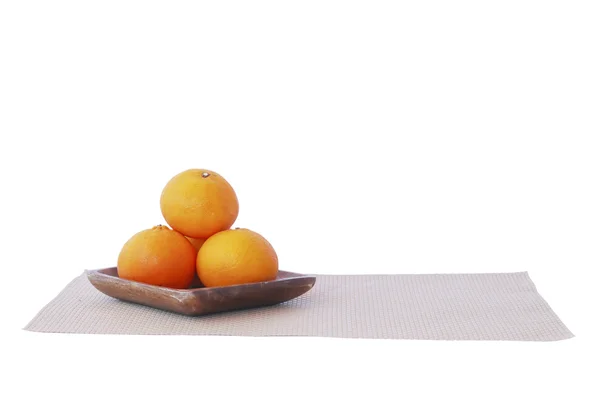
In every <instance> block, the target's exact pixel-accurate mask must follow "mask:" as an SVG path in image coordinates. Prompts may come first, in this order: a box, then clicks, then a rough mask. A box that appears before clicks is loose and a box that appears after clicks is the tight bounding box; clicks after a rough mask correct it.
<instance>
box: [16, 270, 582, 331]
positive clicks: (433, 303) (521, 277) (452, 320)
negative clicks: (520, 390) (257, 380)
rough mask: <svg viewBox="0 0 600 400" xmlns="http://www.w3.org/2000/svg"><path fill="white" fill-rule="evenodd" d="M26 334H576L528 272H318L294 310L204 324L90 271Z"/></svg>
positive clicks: (229, 316) (210, 319)
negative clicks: (115, 288) (101, 287)
mask: <svg viewBox="0 0 600 400" xmlns="http://www.w3.org/2000/svg"><path fill="white" fill-rule="evenodd" d="M25 329H26V330H29V331H36V332H60V333H92V334H94V333H95V334H145V335H232V336H324V337H340V338H385V339H425V340H520V341H552V340H561V339H568V338H571V337H573V334H572V333H571V332H570V331H569V329H567V327H566V326H565V325H564V324H563V323H562V322H561V321H560V319H559V318H558V316H557V315H556V314H555V313H554V312H553V311H552V309H551V308H550V307H549V306H548V304H547V303H546V301H544V299H543V298H542V297H541V296H540V295H539V293H538V292H537V290H536V288H535V285H534V284H533V282H532V281H531V279H530V278H529V275H528V274H527V272H518V273H497V274H496V273H491V274H489V273H486V274H433V275H318V276H317V282H316V284H315V287H314V288H313V289H312V290H311V291H309V292H308V293H306V294H304V295H303V296H301V297H298V298H296V299H294V300H291V301H289V302H287V303H283V304H280V305H277V306H271V307H264V308H258V309H252V310H244V311H234V312H229V313H222V314H213V315H207V316H199V317H188V316H183V315H178V314H173V313H170V312H166V311H161V310H156V309H153V308H150V307H145V306H141V305H136V304H131V303H126V302H122V301H120V300H116V299H113V298H111V297H108V296H106V295H104V294H102V293H100V292H99V291H97V290H96V289H95V288H94V287H93V286H92V285H91V284H90V283H89V281H88V280H87V277H86V276H85V274H82V275H81V276H79V277H77V278H75V279H74V280H73V281H72V282H71V283H69V284H68V285H67V287H66V288H65V289H64V290H63V291H62V292H61V293H60V294H59V295H58V296H57V297H56V298H55V299H54V300H52V301H51V302H50V303H49V304H48V305H47V306H45V307H44V308H43V309H42V310H41V311H40V312H39V313H38V315H37V316H36V317H35V318H34V319H33V320H32V321H31V322H30V323H29V324H28V325H27V326H26V327H25Z"/></svg>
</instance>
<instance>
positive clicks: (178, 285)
mask: <svg viewBox="0 0 600 400" xmlns="http://www.w3.org/2000/svg"><path fill="white" fill-rule="evenodd" d="M160 209H161V212H162V215H163V217H164V218H165V221H166V223H167V224H168V225H169V226H170V227H169V226H164V225H157V226H154V227H153V228H151V229H146V230H143V231H141V232H138V233H136V234H135V235H133V236H132V237H131V238H130V239H129V240H128V241H127V242H126V243H125V245H124V246H123V248H122V249H121V252H120V253H119V257H118V261H117V272H118V275H119V277H121V278H124V279H129V280H133V281H137V282H142V283H147V284H151V285H157V286H164V287H170V288H174V289H185V288H188V287H190V285H191V283H192V281H193V280H194V277H195V276H196V275H197V276H198V278H199V279H200V281H201V282H202V284H203V285H204V286H206V287H215V286H230V285H239V284H244V283H254V282H265V281H270V280H273V279H275V278H276V277H277V273H278V271H279V264H278V259H277V254H276V253H275V250H274V249H273V246H271V244H270V243H269V242H268V241H267V240H266V239H265V238H264V237H263V236H261V235H260V234H258V233H256V232H253V231H251V230H249V229H239V228H236V229H230V228H231V226H232V225H233V223H234V222H235V221H236V219H237V217H238V213H239V203H238V199H237V195H236V193H235V191H234V190H233V187H232V186H231V185H230V184H229V182H227V180H225V178H223V177H222V176H221V175H219V174H217V173H216V172H213V171H209V170H205V169H190V170H187V171H183V172H181V173H179V174H177V175H175V176H174V177H173V178H171V180H169V182H167V184H166V185H165V187H164V189H163V191H162V194H161V196H160Z"/></svg>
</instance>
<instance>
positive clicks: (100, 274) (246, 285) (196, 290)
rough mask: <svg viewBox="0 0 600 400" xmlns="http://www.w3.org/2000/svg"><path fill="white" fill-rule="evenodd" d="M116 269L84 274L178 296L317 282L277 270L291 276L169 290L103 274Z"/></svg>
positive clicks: (306, 275) (311, 277)
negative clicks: (280, 284) (300, 282)
mask: <svg viewBox="0 0 600 400" xmlns="http://www.w3.org/2000/svg"><path fill="white" fill-rule="evenodd" d="M116 269H117V267H108V268H98V269H86V270H85V274H86V276H87V278H88V280H90V278H93V277H100V279H108V280H109V281H113V282H124V283H127V284H130V285H135V286H141V287H146V288H148V289H153V290H160V291H164V292H169V293H172V294H179V295H182V294H193V293H199V292H203V291H213V292H214V291H219V290H231V289H232V288H249V287H253V286H255V287H256V286H259V287H264V286H270V285H273V284H276V283H279V282H287V281H294V280H300V279H308V280H312V283H311V285H312V286H314V284H315V282H316V280H317V276H316V275H315V274H301V273H298V272H293V271H286V270H279V272H280V273H281V272H285V273H286V274H291V275H292V276H288V277H285V278H281V279H274V280H272V281H263V282H252V283H242V284H239V285H229V286H214V287H200V288H187V289H174V288H169V287H165V286H157V285H151V284H149V283H144V282H137V281H132V280H129V279H124V278H121V277H119V276H114V275H109V274H107V273H106V272H105V271H107V270H116Z"/></svg>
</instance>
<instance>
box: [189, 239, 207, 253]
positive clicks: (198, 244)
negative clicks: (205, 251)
mask: <svg viewBox="0 0 600 400" xmlns="http://www.w3.org/2000/svg"><path fill="white" fill-rule="evenodd" d="M186 239H187V240H189V241H190V243H191V244H192V246H194V248H195V249H196V251H198V250H200V247H202V245H203V244H204V242H206V239H196V238H191V237H187V236H186Z"/></svg>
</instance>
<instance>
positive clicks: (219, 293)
mask: <svg viewBox="0 0 600 400" xmlns="http://www.w3.org/2000/svg"><path fill="white" fill-rule="evenodd" d="M86 274H87V277H88V279H89V281H90V282H91V284H92V285H94V287H95V288H96V289H98V290H99V291H101V292H102V293H104V294H106V295H108V296H110V297H114V298H116V299H119V300H123V301H128V302H132V303H137V304H143V305H145V306H150V307H154V308H159V309H161V310H166V311H172V312H175V313H179V314H185V315H204V314H212V313H218V312H223V311H232V310H242V309H248V308H255V307H263V306H271V305H275V304H279V303H283V302H285V301H288V300H291V299H293V298H296V297H298V296H300V295H302V294H304V293H306V292H308V291H309V290H310V289H312V287H313V286H314V284H315V281H316V276H315V275H301V274H297V273H294V272H287V271H279V275H278V276H277V279H275V280H273V281H268V282H260V283H248V284H243V285H234V286H224V287H215V288H207V287H203V286H202V283H200V281H199V280H198V279H197V278H196V280H195V281H194V282H193V283H192V285H191V287H190V288H189V289H170V288H165V287H161V286H154V285H148V284H145V283H139V282H134V281H130V280H126V279H122V278H119V277H118V275H117V268H116V267H113V268H105V269H98V270H86Z"/></svg>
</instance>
